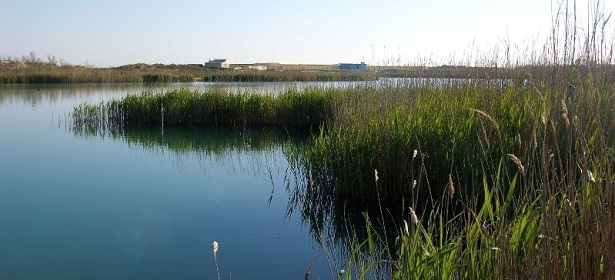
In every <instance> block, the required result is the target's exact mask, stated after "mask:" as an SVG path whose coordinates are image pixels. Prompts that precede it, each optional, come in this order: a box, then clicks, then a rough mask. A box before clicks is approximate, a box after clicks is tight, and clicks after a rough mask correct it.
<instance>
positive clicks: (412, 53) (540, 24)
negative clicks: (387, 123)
mask: <svg viewBox="0 0 615 280" xmlns="http://www.w3.org/2000/svg"><path fill="white" fill-rule="evenodd" d="M604 2H608V3H605V4H604V5H605V6H606V8H607V10H610V11H614V10H615V1H612V0H609V1H604ZM578 5H579V6H587V4H586V1H578ZM551 7H552V3H551V1H550V0H476V1H464V0H404V1H386V0H385V1H368V0H349V1H347V0H335V1H320V0H312V1H305V0H291V1H271V0H260V1H254V0H250V1H247V0H241V1H239V0H229V1H203V0H185V1H181V0H178V1H162V0H147V1H145V0H121V1H119V0H105V1H73V0H70V1H61V0H59V1H49V0H2V4H1V5H0V26H2V28H0V38H2V39H1V42H0V55H2V56H13V57H21V56H22V55H27V54H29V53H30V52H35V53H36V54H37V55H38V56H39V57H43V58H46V57H47V55H53V56H55V57H57V58H58V59H63V60H64V61H66V62H68V63H72V64H85V63H87V64H90V65H95V66H118V65H123V64H131V63H165V64H170V63H176V64H186V63H203V62H204V61H205V60H207V59H209V58H227V59H229V61H230V62H231V63H252V62H281V63H323V64H334V63H339V62H360V61H365V62H367V63H370V64H382V63H383V61H388V63H393V64H397V63H400V64H408V63H416V62H417V61H421V60H431V61H432V62H433V61H435V63H440V62H442V63H447V62H450V61H451V60H453V61H464V60H473V59H476V58H475V57H476V56H477V54H476V53H477V52H478V53H480V54H481V55H486V54H488V53H490V52H492V51H494V50H495V49H496V48H499V49H500V50H501V49H502V48H503V45H502V42H503V41H505V40H507V41H509V42H510V45H511V46H512V47H513V49H524V48H526V47H527V46H529V45H531V44H532V41H533V40H537V41H539V43H540V46H534V48H542V44H543V43H544V42H545V38H546V35H548V32H549V29H550V26H551V23H550V22H551V15H552V13H551ZM583 9H585V7H583ZM582 13H584V14H586V12H582Z"/></svg>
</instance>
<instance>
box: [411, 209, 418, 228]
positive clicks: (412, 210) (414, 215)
mask: <svg viewBox="0 0 615 280" xmlns="http://www.w3.org/2000/svg"><path fill="white" fill-rule="evenodd" d="M410 219H412V223H413V224H415V225H418V224H419V218H418V217H417V216H416V213H415V212H414V209H412V207H410Z"/></svg>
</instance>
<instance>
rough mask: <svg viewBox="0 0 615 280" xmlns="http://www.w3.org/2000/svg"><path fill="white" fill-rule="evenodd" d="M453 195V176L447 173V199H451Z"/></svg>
mask: <svg viewBox="0 0 615 280" xmlns="http://www.w3.org/2000/svg"><path fill="white" fill-rule="evenodd" d="M454 195H455V184H453V176H452V175H451V174H448V197H449V199H451V200H452V199H453V196H454Z"/></svg>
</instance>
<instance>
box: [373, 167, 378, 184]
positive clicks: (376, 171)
mask: <svg viewBox="0 0 615 280" xmlns="http://www.w3.org/2000/svg"><path fill="white" fill-rule="evenodd" d="M374 179H375V180H376V183H378V179H379V178H378V169H374Z"/></svg>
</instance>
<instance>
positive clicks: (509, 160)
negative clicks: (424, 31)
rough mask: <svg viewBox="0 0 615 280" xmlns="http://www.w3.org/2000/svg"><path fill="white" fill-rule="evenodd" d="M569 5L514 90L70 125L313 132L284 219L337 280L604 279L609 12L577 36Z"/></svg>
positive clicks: (612, 147) (291, 155)
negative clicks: (302, 229)
mask: <svg viewBox="0 0 615 280" xmlns="http://www.w3.org/2000/svg"><path fill="white" fill-rule="evenodd" d="M598 3H599V2H598ZM572 9H573V7H572V5H571V6H570V8H569V6H568V3H567V2H564V3H563V4H562V5H561V7H560V10H559V11H558V13H557V16H556V17H555V26H554V29H553V34H552V37H551V38H550V41H549V43H548V44H547V47H545V48H544V50H543V51H542V54H541V55H539V56H537V58H536V60H531V61H523V63H524V65H512V64H511V65H508V68H509V70H510V71H512V72H511V73H513V75H512V78H511V79H510V80H507V81H506V82H502V80H498V82H496V83H491V82H489V81H484V80H475V81H466V82H452V83H444V84H443V83H438V84H433V83H422V84H404V85H399V84H398V85H390V86H382V87H369V86H366V87H354V88H350V89H324V88H320V89H319V88H315V89H310V90H307V91H304V92H294V91H290V92H287V93H284V94H281V95H275V96H274V95H257V94H249V93H240V94H229V93H216V92H206V93H202V92H188V91H174V92H167V93H163V94H151V93H148V94H143V95H140V96H138V95H137V96H129V97H126V98H124V99H123V100H119V101H111V102H109V103H105V104H94V105H88V104H84V105H82V106H79V107H77V108H76V109H75V111H74V114H73V116H74V121H75V123H76V124H77V125H94V126H95V127H123V126H127V125H130V126H135V125H150V126H151V125H154V126H165V125H177V124H181V125H221V124H224V125H233V126H250V125H265V126H276V127H289V126H305V127H310V128H311V134H310V136H309V139H308V140H307V141H306V142H302V143H294V144H292V145H291V144H289V145H287V146H286V147H285V154H286V156H287V158H288V159H289V161H290V163H291V170H290V171H291V172H292V175H294V180H292V182H293V183H294V184H296V185H294V186H293V187H292V188H289V191H290V192H291V201H290V206H289V212H299V213H300V215H301V216H302V217H303V219H304V220H305V221H306V222H307V223H309V224H310V225H311V226H312V230H313V234H314V237H315V239H316V240H318V241H320V242H321V244H322V245H323V247H324V249H325V250H327V249H329V250H331V254H330V255H328V257H330V260H331V262H332V263H333V264H332V266H333V267H335V268H336V270H335V271H334V270H332V275H331V276H332V277H333V278H338V277H339V278H347V279H362V278H366V277H374V276H376V277H378V278H394V279H432V278H435V279H453V278H454V279H457V278H461V279H505V278H506V279H508V278H517V279H518V278H532V279H534V278H554V279H569V278H573V279H579V278H580V279H610V278H613V277H615V255H613V254H611V253H610V252H612V251H613V250H615V237H614V236H615V235H614V234H613V233H614V232H615V111H614V109H613V108H615V82H614V77H615V72H614V68H613V60H612V59H613V57H612V54H613V46H612V45H610V44H609V43H606V42H609V40H608V38H610V37H608V36H607V34H606V33H605V28H606V26H607V23H608V21H609V19H610V16H608V15H604V14H601V13H600V11H599V10H595V11H594V12H595V13H596V14H594V15H593V19H594V20H595V25H594V28H593V29H590V30H587V31H586V32H587V33H585V34H581V33H577V32H576V31H575V32H572V30H576V26H575V25H574V24H576V21H573V19H572V18H569V17H568V16H569V15H572V14H573V12H574V10H572ZM562 30H563V31H562ZM579 46H581V47H579ZM484 63H485V64H489V61H488V59H486V60H485V61H484ZM342 236H343V238H342ZM327 240H333V241H327ZM335 244H338V245H339V244H341V246H342V247H343V248H345V251H344V252H335V251H334V249H333V247H334V246H333V245H335ZM336 254H341V255H344V256H346V263H338V262H336V261H335V260H336V258H335V255H336ZM339 269H344V273H343V274H338V273H337V271H338V270H339Z"/></svg>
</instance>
